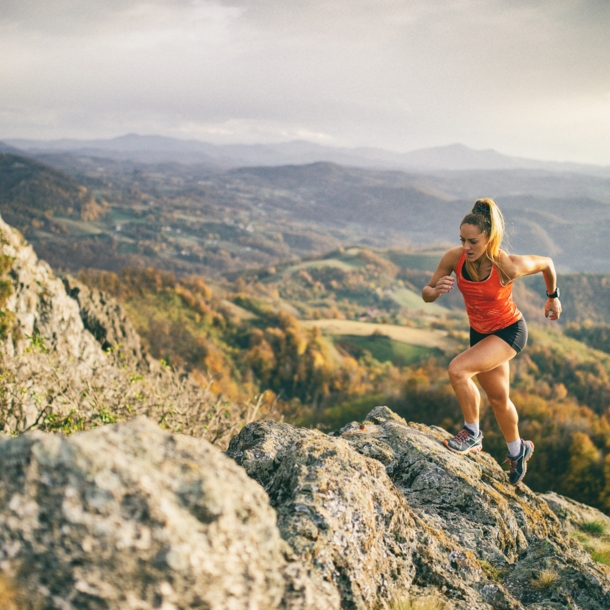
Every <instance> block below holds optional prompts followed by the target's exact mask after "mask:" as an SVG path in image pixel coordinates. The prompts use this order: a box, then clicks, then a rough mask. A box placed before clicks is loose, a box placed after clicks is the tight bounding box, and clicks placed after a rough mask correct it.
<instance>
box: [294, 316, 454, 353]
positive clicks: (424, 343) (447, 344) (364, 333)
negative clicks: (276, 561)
mask: <svg viewBox="0 0 610 610" xmlns="http://www.w3.org/2000/svg"><path fill="white" fill-rule="evenodd" d="M301 324H302V325H303V326H305V327H312V326H317V327H318V328H319V329H320V330H321V331H322V333H323V334H326V335H353V336H356V337H370V336H372V335H382V336H386V337H389V338H390V339H393V340H394V341H399V342H401V343H407V344H409V345H418V346H421V347H428V348H438V349H440V350H442V351H443V352H450V351H455V350H456V349H457V348H458V343H457V341H455V340H454V339H452V338H450V337H449V336H448V333H447V331H444V330H436V329H424V328H410V327H408V326H398V325H396V324H372V323H370V322H359V321H357V320H302V321H301Z"/></svg>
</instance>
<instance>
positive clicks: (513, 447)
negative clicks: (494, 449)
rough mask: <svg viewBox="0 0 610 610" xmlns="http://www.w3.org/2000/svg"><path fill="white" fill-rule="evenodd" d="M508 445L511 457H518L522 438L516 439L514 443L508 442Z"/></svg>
mask: <svg viewBox="0 0 610 610" xmlns="http://www.w3.org/2000/svg"><path fill="white" fill-rule="evenodd" d="M506 446H507V447H508V455H510V457H517V456H518V455H519V454H520V453H521V439H520V438H518V439H517V440H516V441H513V442H512V443H506Z"/></svg>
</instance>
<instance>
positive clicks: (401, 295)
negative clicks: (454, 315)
mask: <svg viewBox="0 0 610 610" xmlns="http://www.w3.org/2000/svg"><path fill="white" fill-rule="evenodd" d="M391 299H392V300H393V301H394V302H395V303H398V304H399V305H400V306H401V307H404V308H405V309H412V310H415V311H423V312H425V313H430V314H439V313H446V312H447V311H448V309H446V308H445V307H442V306H441V305H438V304H437V303H425V302H424V301H423V299H422V298H421V295H419V294H417V293H416V292H413V291H412V290H409V289H408V288H399V289H398V290H394V291H393V292H392V295H391Z"/></svg>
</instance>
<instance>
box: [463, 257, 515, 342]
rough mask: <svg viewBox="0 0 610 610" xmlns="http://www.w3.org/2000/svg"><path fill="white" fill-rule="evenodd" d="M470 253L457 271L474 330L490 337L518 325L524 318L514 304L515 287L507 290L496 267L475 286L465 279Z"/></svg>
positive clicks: (511, 285)
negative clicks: (512, 325) (503, 329)
mask: <svg viewBox="0 0 610 610" xmlns="http://www.w3.org/2000/svg"><path fill="white" fill-rule="evenodd" d="M465 263H466V253H465V252H462V256H461V257H460V260H459V261H458V264H457V266H456V268H455V275H456V277H457V286H458V288H459V290H460V292H461V293H462V295H463V296H464V303H465V304H466V313H467V314H468V319H469V320H470V326H472V328H474V329H475V330H476V331H477V332H478V333H482V334H484V335H489V334H490V333H494V332H496V331H497V330H501V329H502V328H506V327H507V326H510V325H511V324H514V323H515V322H518V321H519V320H520V319H521V318H522V317H523V316H522V315H521V312H520V311H519V309H517V305H516V304H515V302H514V301H513V283H512V282H511V283H510V284H508V285H507V286H503V285H502V282H501V279H500V273H499V272H498V270H497V269H496V267H495V265H492V267H491V273H490V274H489V276H488V278H487V279H486V280H483V281H482V282H471V281H470V280H467V279H466V278H465V277H464V274H463V269H464V265H465Z"/></svg>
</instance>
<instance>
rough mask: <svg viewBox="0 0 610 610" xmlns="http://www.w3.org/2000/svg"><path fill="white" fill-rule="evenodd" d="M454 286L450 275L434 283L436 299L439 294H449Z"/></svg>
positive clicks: (453, 280)
mask: <svg viewBox="0 0 610 610" xmlns="http://www.w3.org/2000/svg"><path fill="white" fill-rule="evenodd" d="M454 286H455V279H454V278H453V277H451V276H450V275H445V276H444V277H442V278H441V279H440V280H439V281H438V282H436V286H435V287H434V292H435V293H436V295H437V298H438V297H440V296H441V294H446V293H447V292H451V291H452V290H453V288H454Z"/></svg>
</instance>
